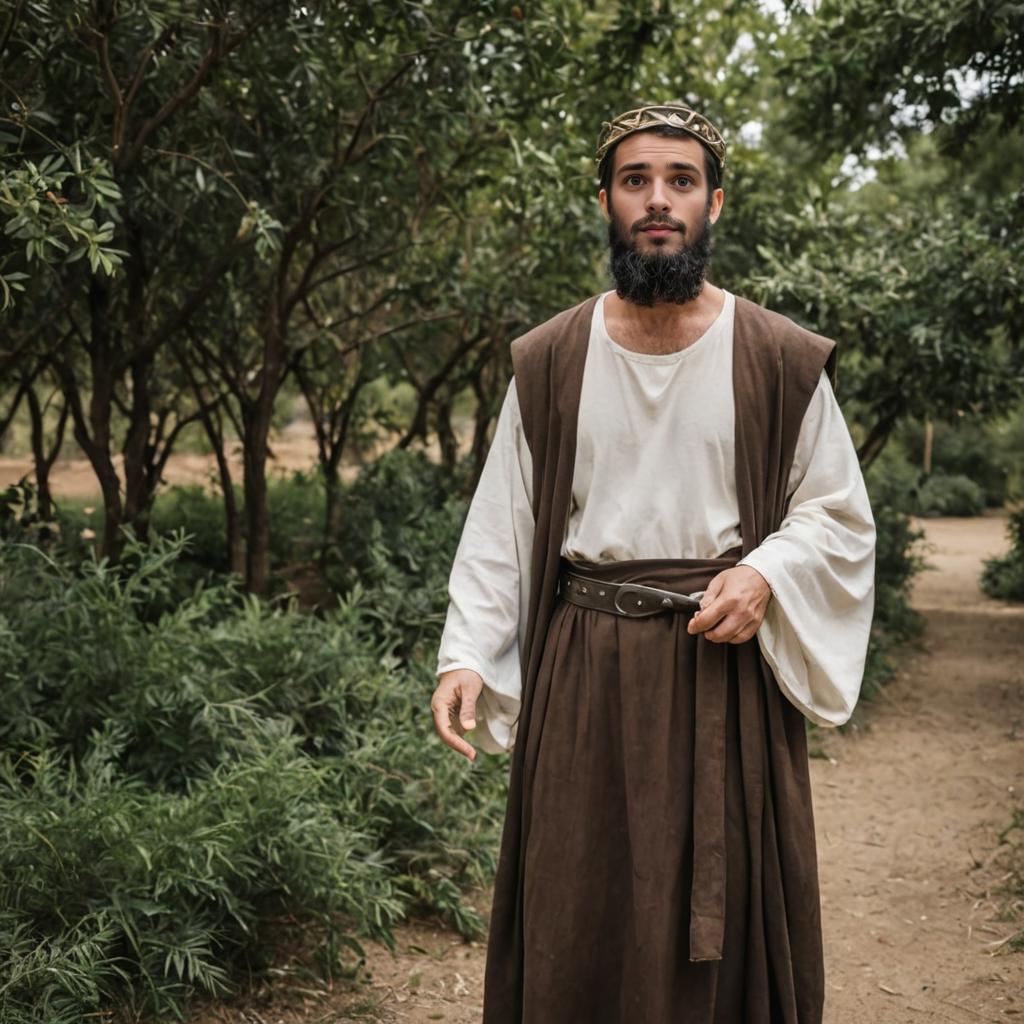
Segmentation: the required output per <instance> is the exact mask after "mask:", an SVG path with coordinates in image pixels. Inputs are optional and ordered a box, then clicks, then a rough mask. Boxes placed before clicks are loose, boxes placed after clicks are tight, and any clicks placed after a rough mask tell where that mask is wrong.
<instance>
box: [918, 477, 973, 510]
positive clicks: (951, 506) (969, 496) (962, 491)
mask: <svg viewBox="0 0 1024 1024" xmlns="http://www.w3.org/2000/svg"><path fill="white" fill-rule="evenodd" d="M984 510H985V492H984V491H983V490H982V488H981V486H980V485H979V484H976V483H975V482H974V481H973V480H971V479H969V478H968V477H966V476H946V475H945V474H944V473H932V474H931V475H930V476H928V477H926V478H925V480H924V483H923V484H922V485H921V487H920V489H919V491H918V494H917V514H918V515H921V516H980V515H981V513H982V512H983V511H984Z"/></svg>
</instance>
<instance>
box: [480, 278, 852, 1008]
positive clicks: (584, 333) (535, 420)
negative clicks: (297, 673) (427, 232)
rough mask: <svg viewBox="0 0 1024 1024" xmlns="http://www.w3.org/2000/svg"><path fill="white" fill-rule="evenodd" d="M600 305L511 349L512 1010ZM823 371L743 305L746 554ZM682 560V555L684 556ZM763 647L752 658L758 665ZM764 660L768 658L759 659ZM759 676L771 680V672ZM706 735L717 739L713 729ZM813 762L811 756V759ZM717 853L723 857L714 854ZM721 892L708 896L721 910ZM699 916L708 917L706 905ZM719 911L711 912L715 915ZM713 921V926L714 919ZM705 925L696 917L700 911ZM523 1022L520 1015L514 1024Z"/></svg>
mask: <svg viewBox="0 0 1024 1024" xmlns="http://www.w3.org/2000/svg"><path fill="white" fill-rule="evenodd" d="M598 298H599V296H596V295H595V296H591V297H590V298H588V299H586V300H585V301H583V302H581V303H580V304H579V305H577V306H574V307H572V308H571V309H567V310H564V311H563V312H561V313H559V314H557V315H556V316H554V317H552V318H551V319H550V320H548V321H547V322H545V323H543V324H541V325H539V326H538V327H535V328H534V329H533V330H531V331H529V332H528V333H527V334H525V335H523V336H522V337H519V338H517V339H516V340H515V341H513V342H512V346H511V348H512V364H513V371H514V373H515V378H516V391H517V395H518V399H519V405H520V410H521V413H522V421H523V427H524V431H525V435H526V440H527V443H528V445H529V448H530V452H531V455H532V458H533V514H534V520H535V534H534V546H533V552H532V558H531V589H530V594H529V605H528V608H529V612H528V617H527V624H526V635H525V638H524V644H523V658H522V670H523V680H522V684H523V685H522V707H521V710H520V715H519V725H518V730H517V734H516V743H515V747H514V749H513V754H512V764H511V773H510V778H509V795H508V804H507V808H506V815H505V825H504V831H503V834H502V846H501V855H500V858H499V862H498V870H497V877H496V880H495V899H494V907H493V912H492V917H491V936H490V942H489V951H488V967H487V972H488V974H487V985H488V987H489V988H490V989H492V990H498V989H500V990H502V991H503V992H505V993H507V994H508V996H509V998H511V999H512V1000H513V1001H514V1000H515V999H516V992H518V991H521V987H522V948H523V947H522V886H523V879H522V871H523V852H524V849H525V828H526V824H527V822H528V819H529V815H528V811H529V807H528V801H529V792H530V783H531V779H530V773H531V770H532V765H533V764H534V763H535V759H536V742H535V740H534V738H532V737H530V736H529V735H527V734H526V731H525V728H526V725H525V723H527V722H528V721H529V720H530V707H531V701H532V699H533V690H534V684H535V681H536V679H537V673H538V670H539V667H540V662H541V655H542V652H543V650H544V643H545V639H546V635H547V626H548V623H549V621H550V619H551V616H552V613H553V611H554V608H555V605H556V601H557V599H558V583H557V581H558V574H559V565H560V561H561V547H562V542H563V539H564V536H565V528H566V525H567V523H568V517H569V510H570V502H571V491H572V477H573V467H574V464H575V458H576V425H577V418H578V413H579V404H580V393H581V390H582V384H583V368H584V364H585V361H586V355H587V347H588V343H589V339H590V328H591V320H592V316H593V312H594V306H595V303H596V302H597V301H598ZM822 369H825V370H826V371H827V373H828V375H829V378H830V380H831V381H832V382H833V384H834V383H835V343H834V342H833V341H830V340H829V339H827V338H823V337H821V336H820V335H817V334H813V333H812V332H810V331H807V330H805V329H804V328H802V327H800V326H798V325H797V324H795V323H794V322H793V321H792V320H790V319H788V318H787V317H784V316H781V315H780V314H778V313H773V312H771V311H770V310H767V309H764V308H763V307H761V306H759V305H757V304H756V303H753V302H751V301H749V300H747V299H744V298H741V297H740V296H737V297H736V309H735V326H734V332H733V391H734V395H735V409H736V415H735V460H736V495H737V499H738V504H739V519H740V530H741V534H742V538H743V554H744V555H746V554H747V553H749V552H750V551H751V550H753V549H754V548H755V547H757V546H758V545H759V544H760V543H761V541H762V540H764V538H765V537H767V536H768V535H769V534H770V533H773V532H774V531H775V530H777V529H778V527H779V525H780V524H781V522H782V519H783V517H784V516H785V513H786V498H787V495H786V485H787V482H788V479H789V472H790V468H791V465H792V462H793V453H794V451H795V448H796V442H797V436H798V434H799V431H800V425H801V422H802V421H803V417H804V413H805V412H806V410H807V406H808V404H809V402H810V400H811V396H812V395H813V393H814V390H815V388H816V387H817V384H818V380H819V378H820V376H821V371H822ZM680 557H681V558H682V557H684V555H683V554H682V553H680ZM756 645H757V641H756V639H754V640H752V641H748V643H747V644H746V645H741V646H743V647H746V648H748V650H747V651H746V655H747V656H749V657H754V656H755V654H754V652H755V651H756V650H757V648H756ZM756 657H758V658H759V652H758V653H757V654H756ZM761 661H762V669H763V671H764V672H767V673H768V674H769V678H770V670H769V669H768V666H767V664H765V663H764V662H763V659H761ZM777 713H778V714H780V715H782V716H784V717H785V718H786V727H785V730H786V732H788V733H792V734H793V735H796V730H797V729H799V730H800V734H799V737H798V740H799V742H803V733H802V730H803V720H802V716H801V715H800V713H799V711H797V709H796V708H794V707H793V706H792V705H790V704H788V702H787V701H785V699H784V698H781V699H780V701H779V708H778V709H777ZM708 731H709V732H710V731H711V730H708ZM710 753H712V752H709V754H710ZM804 759H805V760H806V754H805V755H804ZM709 855H719V854H717V853H716V851H710V853H709ZM722 898H723V897H722V893H709V894H708V900H709V903H714V902H715V901H717V902H718V903H719V904H720V902H721V899H722ZM698 909H699V908H698ZM709 909H711V910H712V911H713V908H709ZM713 916H714V915H713V913H712V918H713ZM695 917H696V912H695ZM720 924H721V922H720V920H719V921H717V922H715V921H714V920H712V923H711V925H710V926H709V927H708V928H706V929H703V930H699V931H698V930H695V931H693V932H692V933H691V941H692V942H693V944H694V945H696V946H698V947H699V949H697V950H696V954H697V955H693V956H691V959H714V958H716V957H720V956H721V943H720ZM517 1019H518V1018H517Z"/></svg>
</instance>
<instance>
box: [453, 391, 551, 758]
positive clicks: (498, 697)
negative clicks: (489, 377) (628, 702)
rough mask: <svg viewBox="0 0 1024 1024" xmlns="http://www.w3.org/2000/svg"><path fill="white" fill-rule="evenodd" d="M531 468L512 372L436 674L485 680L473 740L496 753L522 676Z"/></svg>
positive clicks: (469, 525) (457, 573) (515, 709)
mask: <svg viewBox="0 0 1024 1024" xmlns="http://www.w3.org/2000/svg"><path fill="white" fill-rule="evenodd" d="M532 480H533V466H532V461H531V459H530V451H529V448H528V447H527V444H526V440H525V437H524V436H523V426H522V419H521V418H520V412H519V400H518V397H517V395H516V387H515V378H513V379H512V381H511V382H510V383H509V386H508V390H507V391H506V393H505V399H504V402H503V403H502V407H501V412H500V414H499V416H498V423H497V427H496V428H495V432H494V438H493V440H492V442H491V447H490V449H489V450H488V453H487V459H486V461H485V462H484V468H483V472H482V473H481V475H480V481H479V483H478V484H477V487H476V491H475V492H474V494H473V500H472V502H471V503H470V506H469V512H468V513H467V516H466V522H465V525H464V527H463V530H462V537H461V539H460V541H459V547H458V550H457V551H456V554H455V561H454V563H453V564H452V571H451V575H450V576H449V579H448V597H449V604H448V615H447V618H446V619H445V625H444V632H443V633H442V635H441V644H440V648H439V650H438V661H437V674H438V675H440V674H441V673H442V672H449V671H451V670H452V669H456V668H469V669H472V670H473V671H474V672H477V673H479V675H480V676H481V678H482V679H483V681H484V689H483V692H482V693H481V695H480V700H479V702H478V704H477V712H476V722H477V726H476V730H475V739H476V742H477V744H478V745H479V746H480V748H481V749H482V750H485V751H487V752H488V753H500V752H502V751H505V750H510V749H511V748H512V745H513V744H514V742H515V732H516V724H517V722H518V717H519V706H520V696H521V693H522V680H521V677H520V658H521V655H522V651H521V643H522V630H521V628H520V623H521V622H522V623H525V621H526V608H527V601H528V598H529V593H530V555H531V551H532V548H533V533H534V520H533V509H532V501H531V490H532Z"/></svg>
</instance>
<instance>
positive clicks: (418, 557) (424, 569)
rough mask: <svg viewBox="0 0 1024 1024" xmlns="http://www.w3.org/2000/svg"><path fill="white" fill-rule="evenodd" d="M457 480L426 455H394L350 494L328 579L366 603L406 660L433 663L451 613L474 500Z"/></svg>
mask: <svg viewBox="0 0 1024 1024" xmlns="http://www.w3.org/2000/svg"><path fill="white" fill-rule="evenodd" d="M467 472H468V467H462V468H461V469H460V475H459V476H456V477H455V478H454V479H453V478H452V477H451V476H450V474H448V473H447V472H446V471H445V470H444V469H443V468H442V467H440V466H438V465H436V464H434V463H432V462H431V461H430V460H429V459H428V458H427V457H426V456H425V455H423V454H421V453H416V452H408V451H404V450H401V449H394V450H392V451H390V452H389V453H388V454H386V455H384V456H382V457H381V458H379V459H377V460H376V461H375V462H374V463H372V464H371V465H369V466H367V467H366V468H365V469H364V470H363V471H362V472H361V473H360V475H359V477H358V479H357V480H356V482H355V483H354V484H353V485H352V486H351V487H350V488H349V489H348V490H347V491H346V493H345V496H344V506H343V509H342V528H341V531H340V534H339V536H338V537H337V538H336V544H335V545H334V547H333V549H332V552H331V555H332V560H331V567H330V569H329V573H328V579H329V581H330V584H331V586H332V588H333V589H334V590H335V591H336V592H338V593H348V592H350V591H354V592H355V593H362V592H363V591H371V592H372V600H363V601H362V604H363V607H364V608H365V609H366V612H367V615H368V616H370V617H371V618H372V619H373V621H374V622H375V624H376V631H377V635H378V637H379V638H380V640H381V643H382V644H383V645H384V646H385V647H386V648H387V649H388V650H390V651H393V652H394V653H396V654H397V655H399V656H401V657H413V658H415V657H423V658H426V657H432V656H433V654H434V653H435V650H436V643H437V640H438V638H439V637H440V631H441V627H442V626H443V624H444V617H445V612H446V610H447V606H448V576H449V574H450V572H451V565H452V560H453V558H454V556H455V549H456V548H457V547H458V543H459V537H460V535H461V533H462V525H463V523H464V521H465V518H466V508H467V505H466V501H465V499H464V498H463V497H462V492H463V489H464V487H465V479H464V476H465V474H466V473H467Z"/></svg>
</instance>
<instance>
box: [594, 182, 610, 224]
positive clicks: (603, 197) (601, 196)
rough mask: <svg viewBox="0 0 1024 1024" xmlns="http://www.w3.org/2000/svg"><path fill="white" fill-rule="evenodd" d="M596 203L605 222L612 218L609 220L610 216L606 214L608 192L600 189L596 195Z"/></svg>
mask: <svg viewBox="0 0 1024 1024" xmlns="http://www.w3.org/2000/svg"><path fill="white" fill-rule="evenodd" d="M597 201H598V203H599V204H600V205H601V215H602V216H603V217H604V219H605V221H610V220H611V219H612V218H611V214H610V213H609V212H608V190H607V189H604V188H603V189H601V191H600V192H598V193H597Z"/></svg>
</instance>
